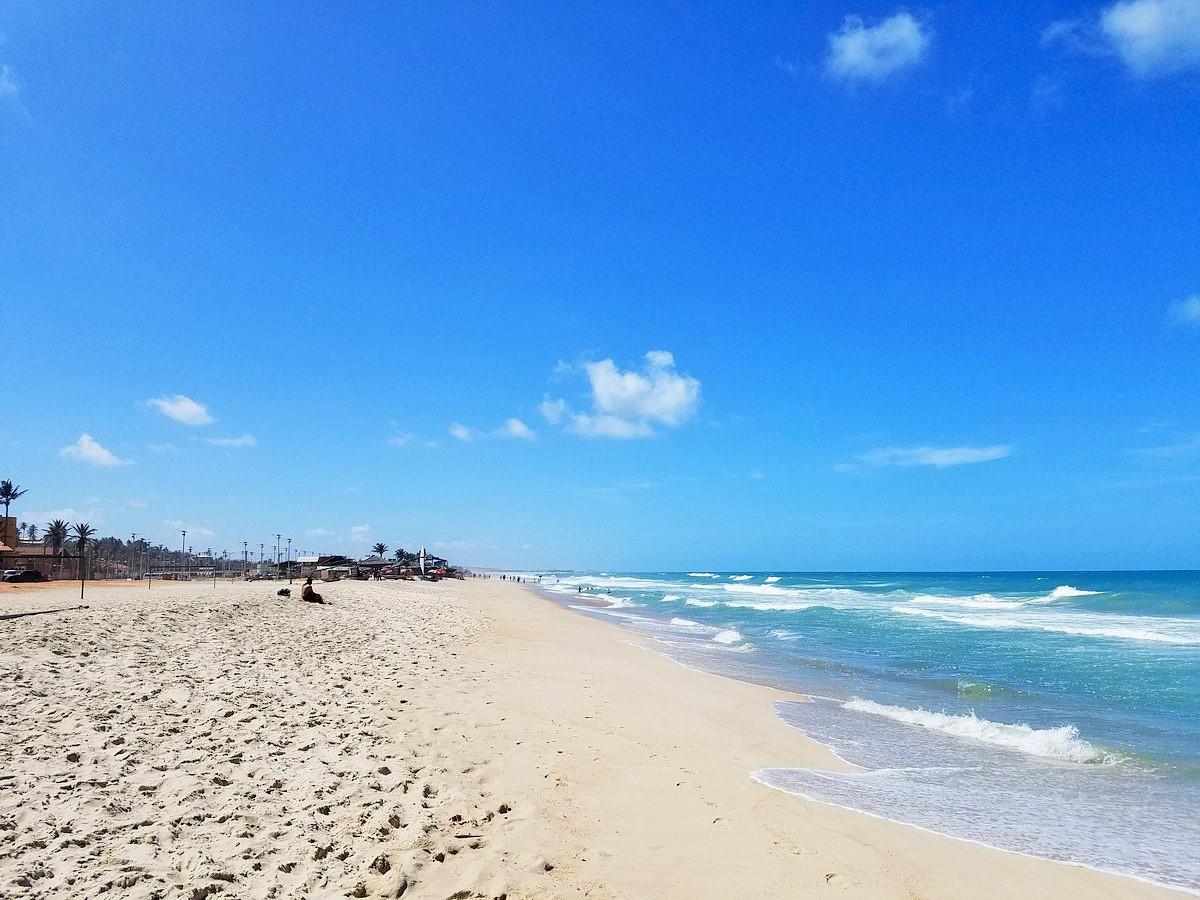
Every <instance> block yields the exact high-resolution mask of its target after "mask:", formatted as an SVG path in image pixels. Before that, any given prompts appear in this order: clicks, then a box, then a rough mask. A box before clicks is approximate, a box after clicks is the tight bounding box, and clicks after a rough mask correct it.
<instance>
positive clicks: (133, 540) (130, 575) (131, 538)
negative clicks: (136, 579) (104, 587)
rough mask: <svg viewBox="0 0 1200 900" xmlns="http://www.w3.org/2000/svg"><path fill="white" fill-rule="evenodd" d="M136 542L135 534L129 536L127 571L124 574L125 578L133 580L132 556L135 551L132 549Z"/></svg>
mask: <svg viewBox="0 0 1200 900" xmlns="http://www.w3.org/2000/svg"><path fill="white" fill-rule="evenodd" d="M136 542H137V533H136V532H134V533H133V534H131V535H129V570H128V571H127V572H126V573H125V577H126V578H133V554H134V553H136V552H137V551H136V550H134V549H133V545H134V544H135V543H136Z"/></svg>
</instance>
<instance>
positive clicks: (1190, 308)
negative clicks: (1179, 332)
mask: <svg viewBox="0 0 1200 900" xmlns="http://www.w3.org/2000/svg"><path fill="white" fill-rule="evenodd" d="M1167 320H1168V321H1169V322H1170V323H1171V324H1172V325H1194V326H1196V327H1197V328H1200V294H1192V296H1190V297H1187V298H1185V299H1183V300H1179V301H1177V302H1175V303H1172V304H1171V306H1170V307H1169V308H1168V309H1167Z"/></svg>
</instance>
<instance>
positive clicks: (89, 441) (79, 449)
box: [58, 434, 129, 468]
mask: <svg viewBox="0 0 1200 900" xmlns="http://www.w3.org/2000/svg"><path fill="white" fill-rule="evenodd" d="M58 455H59V456H61V457H63V458H64V459H73V460H76V461H77V462H85V463H87V464H88V465H92V466H100V467H104V468H110V467H112V466H127V465H129V462H128V460H123V459H118V458H117V457H116V456H115V455H114V454H113V453H111V452H110V451H109V450H107V449H105V448H104V447H102V446H101V445H100V444H99V442H97V441H96V439H95V438H93V437H92V436H91V435H90V434H81V435H80V436H79V440H77V441H76V442H75V443H74V444H69V445H68V446H66V447H63V448H62V449H61V450H59V451H58Z"/></svg>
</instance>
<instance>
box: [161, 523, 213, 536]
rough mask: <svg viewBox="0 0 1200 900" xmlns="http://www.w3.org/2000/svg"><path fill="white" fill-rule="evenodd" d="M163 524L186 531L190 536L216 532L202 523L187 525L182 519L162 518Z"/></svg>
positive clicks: (208, 534)
mask: <svg viewBox="0 0 1200 900" xmlns="http://www.w3.org/2000/svg"><path fill="white" fill-rule="evenodd" d="M163 524H164V525H166V526H167V527H168V528H174V529H176V530H177V531H186V532H187V533H188V536H189V537H191V538H204V537H213V536H214V535H215V534H216V532H215V531H213V530H212V529H211V528H208V527H206V526H204V525H189V524H188V523H187V522H185V521H184V520H183V519H164V520H163Z"/></svg>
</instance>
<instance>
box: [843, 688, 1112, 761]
mask: <svg viewBox="0 0 1200 900" xmlns="http://www.w3.org/2000/svg"><path fill="white" fill-rule="evenodd" d="M842 709H848V710H851V711H853V712H861V713H868V714H870V715H873V716H883V717H884V718H887V719H892V720H894V721H896V722H904V723H906V724H908V725H915V726H917V727H919V728H928V729H930V730H931V731H940V732H942V733H943V734H949V735H952V736H954V737H960V738H970V739H972V740H976V741H982V742H983V743H985V744H994V745H995V746H997V747H1007V748H1009V749H1010V750H1019V751H1020V752H1022V753H1028V754H1029V755H1030V756H1041V757H1045V758H1047V759H1061V760H1066V761H1068V762H1077V763H1096V762H1104V761H1105V760H1106V759H1107V758H1108V756H1107V754H1105V753H1104V751H1102V750H1100V749H1099V748H1097V747H1096V746H1095V745H1094V744H1090V743H1088V742H1087V741H1085V740H1084V739H1083V738H1081V737H1080V736H1079V729H1078V728H1076V727H1075V726H1074V725H1060V726H1059V727H1057V728H1032V727H1030V726H1029V725H1005V724H1003V723H1001V722H991V721H989V720H987V719H980V718H978V717H977V716H975V715H974V713H971V714H969V715H964V716H952V715H947V714H946V713H937V712H930V711H929V710H926V709H908V708H907V707H904V706H885V705H884V704H882V703H876V702H875V701H873V700H862V699H859V698H855V699H853V700H849V701H847V702H846V703H843V704H842Z"/></svg>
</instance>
